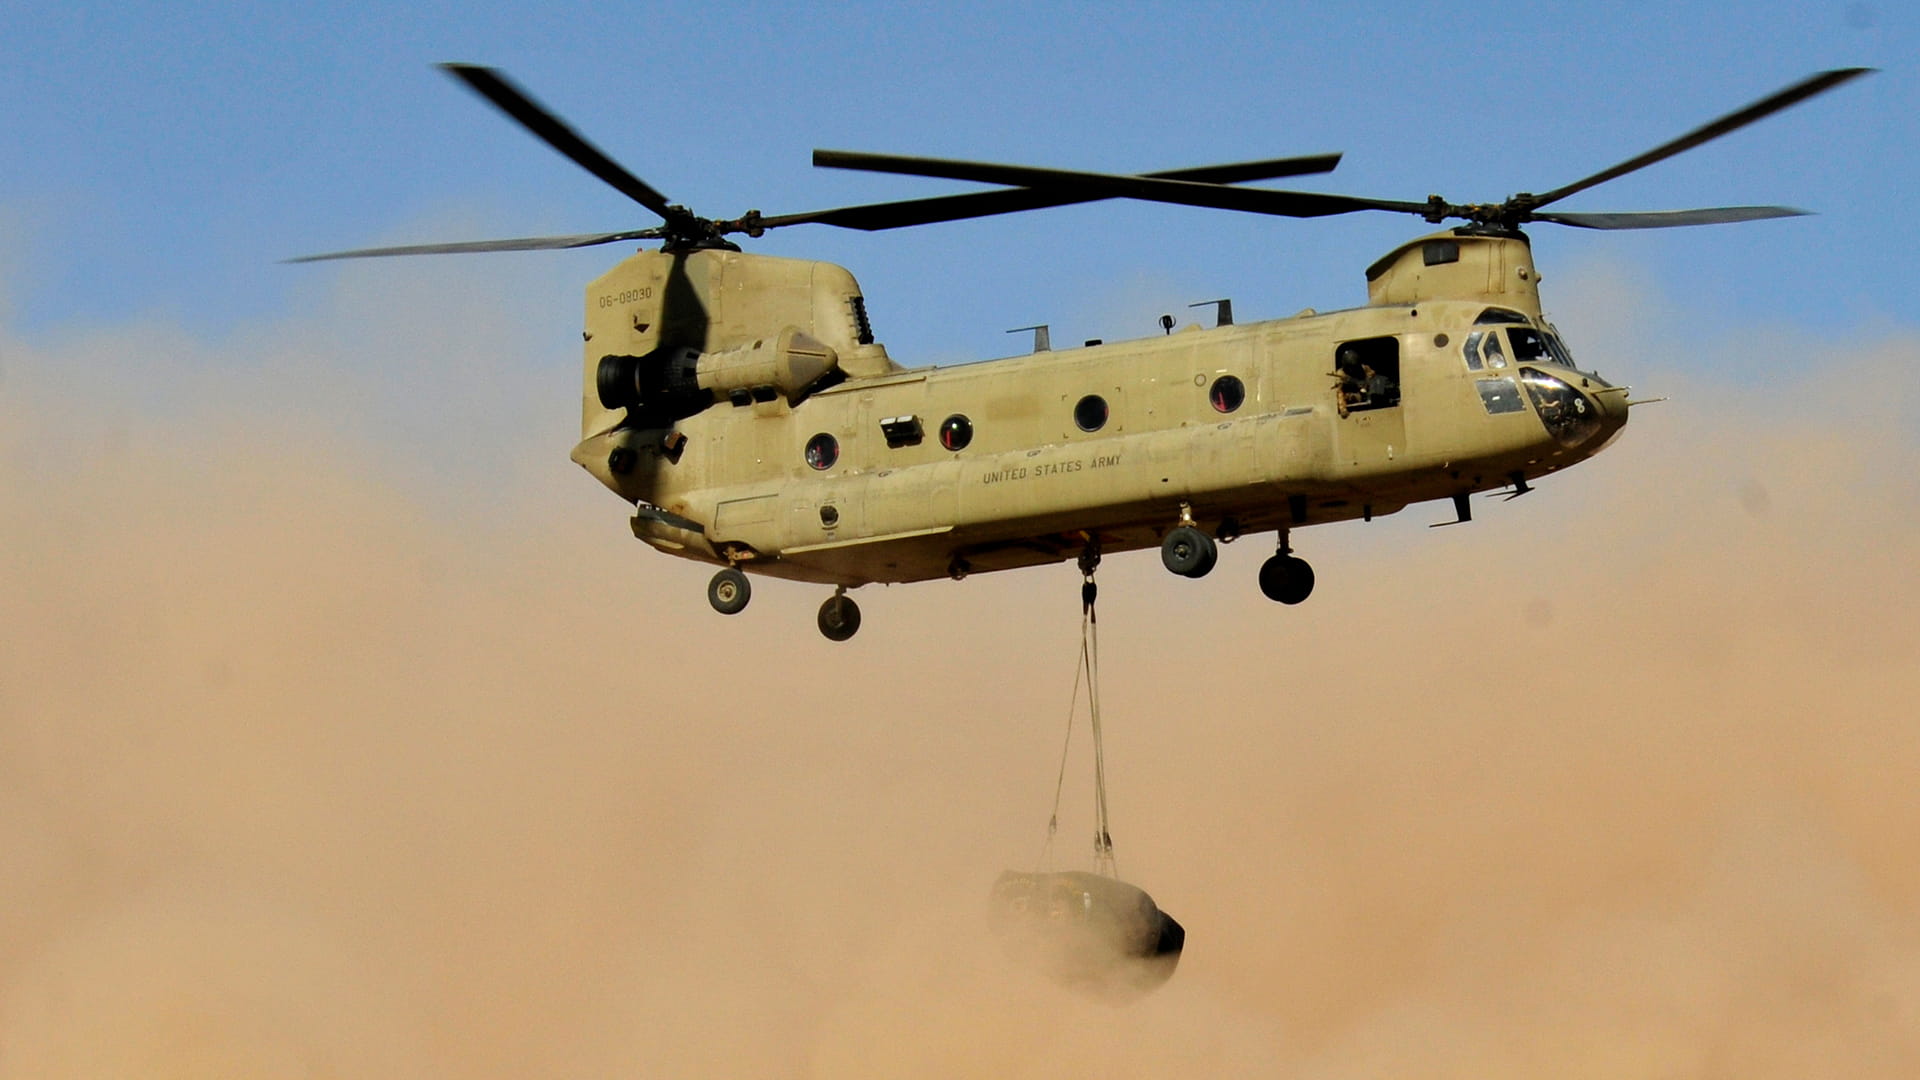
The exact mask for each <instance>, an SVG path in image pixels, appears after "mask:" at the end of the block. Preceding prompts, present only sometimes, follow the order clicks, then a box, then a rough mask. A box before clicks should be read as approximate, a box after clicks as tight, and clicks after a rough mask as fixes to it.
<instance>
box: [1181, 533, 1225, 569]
mask: <svg viewBox="0 0 1920 1080" xmlns="http://www.w3.org/2000/svg"><path fill="white" fill-rule="evenodd" d="M1200 538H1201V539H1203V540H1205V541H1206V542H1207V551H1206V557H1205V558H1203V559H1201V560H1200V565H1199V566H1197V567H1195V568H1194V571H1193V573H1191V574H1188V575H1187V576H1188V577H1196V578H1202V577H1206V576H1207V575H1208V574H1211V573H1213V567H1214V564H1215V563H1217V562H1219V561H1220V542H1219V541H1218V540H1215V539H1214V538H1213V537H1211V536H1208V535H1207V534H1206V533H1201V534H1200Z"/></svg>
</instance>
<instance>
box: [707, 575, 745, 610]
mask: <svg viewBox="0 0 1920 1080" xmlns="http://www.w3.org/2000/svg"><path fill="white" fill-rule="evenodd" d="M751 599H753V586H751V585H749V584H747V575H745V574H743V573H741V572H740V571H739V570H737V569H735V568H734V567H731V566H729V567H727V568H726V569H725V570H722V571H720V572H719V573H717V574H715V575H713V580H712V581H709V582H707V603H709V604H712V605H713V610H715V611H717V612H719V613H720V614H722V615H738V614H740V612H742V611H744V610H745V609H746V606H747V601H748V600H751Z"/></svg>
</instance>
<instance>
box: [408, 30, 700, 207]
mask: <svg viewBox="0 0 1920 1080" xmlns="http://www.w3.org/2000/svg"><path fill="white" fill-rule="evenodd" d="M440 68H441V70H443V71H445V72H446V73H447V74H449V75H452V76H453V77H454V78H456V79H459V80H460V81H461V82H463V83H466V84H467V86H468V87H470V88H472V90H473V91H474V92H475V93H477V94H479V95H480V96H481V97H483V98H486V99H487V100H488V101H491V102H492V103H493V104H494V106H495V107H496V108H498V109H499V110H500V111H501V112H503V113H506V114H507V115H508V116H510V117H512V118H513V119H514V120H515V121H517V122H518V123H519V124H520V126H521V127H523V128H526V129H527V130H528V131H530V132H532V133H533V134H534V136H535V137H536V138H538V139H539V140H540V141H541V142H544V143H546V144H547V145H548V146H551V147H553V148H554V149H555V150H558V151H560V152H561V153H562V154H564V155H566V157H567V159H568V160H570V161H572V162H573V163H574V164H576V165H578V166H580V167H581V168H583V169H585V170H587V171H588V172H590V173H592V174H593V175H595V176H597V177H599V178H600V179H601V180H602V181H603V182H605V183H606V184H608V185H610V186H611V187H613V189H614V190H616V191H618V192H620V193H621V194H622V195H625V196H626V197H627V198H629V199H632V200H633V201H634V202H637V203H639V204H640V205H641V206H644V207H646V208H647V209H649V210H651V211H653V212H654V213H656V214H659V215H660V216H661V217H662V218H664V219H666V220H667V221H669V222H673V221H676V220H677V219H679V218H691V216H692V215H690V214H689V213H688V212H687V211H686V210H684V209H682V208H680V207H678V206H674V205H672V204H671V203H669V202H667V197H666V196H665V195H662V194H660V193H659V192H658V191H655V190H654V189H653V188H652V187H651V186H650V185H648V184H647V182H646V181H644V180H642V179H640V178H639V177H637V176H635V175H633V174H632V173H630V172H628V171H627V170H626V169H624V168H622V167H621V166H620V165H619V164H618V163H616V162H615V161H614V160H613V159H612V158H610V157H608V156H607V155H605V154H603V153H601V152H600V150H599V148H598V147H595V146H594V145H593V144H592V143H589V142H588V141H587V140H585V139H583V138H581V137H580V136H579V134H578V133H576V132H575V131H574V130H573V129H572V128H570V127H568V126H567V125H566V124H565V123H564V122H563V121H561V119H560V118H559V117H557V116H555V115H553V114H552V113H550V112H548V111H547V110H546V109H545V108H543V107H542V106H540V105H539V104H538V103H536V102H535V101H534V100H533V99H532V98H531V97H529V96H527V94H526V92H525V91H523V90H521V89H520V88H519V87H518V86H515V85H514V84H513V83H512V82H510V81H508V79H507V77H506V76H505V75H503V74H501V73H500V72H499V71H496V70H495V69H493V68H489V67H478V66H475V65H473V64H441V65H440Z"/></svg>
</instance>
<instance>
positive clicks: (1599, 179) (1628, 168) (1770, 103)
mask: <svg viewBox="0 0 1920 1080" xmlns="http://www.w3.org/2000/svg"><path fill="white" fill-rule="evenodd" d="M1874 70H1876V69H1874V68H1839V69H1836V70H1834V71H1823V72H1821V73H1819V74H1818V75H1814V76H1812V77H1810V78H1806V79H1802V80H1800V81H1799V82H1797V83H1794V84H1793V85H1792V86H1789V87H1787V88H1786V89H1785V90H1781V91H1780V92H1778V93H1775V94H1770V95H1768V96H1767V97H1764V98H1761V99H1760V100H1759V101H1756V102H1754V103H1753V104H1751V105H1749V106H1747V107H1746V108H1744V109H1740V110H1737V111H1735V112H1731V113H1728V114H1727V115H1725V116H1723V117H1721V118H1720V119H1718V120H1715V121H1714V122H1713V123H1711V124H1708V125H1706V126H1705V127H1702V128H1698V129H1696V130H1694V131H1691V132H1688V133H1687V134H1685V135H1682V136H1680V137H1679V138H1677V139H1675V140H1673V141H1672V142H1669V143H1663V144H1661V145H1660V146H1656V147H1654V148H1653V149H1652V150H1649V151H1647V152H1646V153H1644V154H1641V155H1640V156H1639V157H1635V158H1629V159H1627V160H1626V161H1623V162H1621V163H1620V164H1618V165H1615V166H1614V167H1613V168H1611V169H1605V170H1602V171H1600V172H1597V173H1594V174H1593V175H1592V176H1589V177H1587V178H1586V179H1584V180H1576V181H1574V182H1573V183H1571V184H1568V185H1567V186H1565V187H1560V188H1555V189H1553V190H1552V191H1549V192H1547V193H1546V194H1544V195H1540V196H1536V197H1535V198H1534V199H1533V200H1532V201H1531V205H1532V206H1535V207H1540V206H1545V205H1547V204H1548V203H1551V202H1558V201H1560V200H1561V199H1564V198H1566V197H1567V196H1569V195H1572V194H1574V193H1575V192H1579V191H1585V190H1587V189H1588V188H1590V187H1593V186H1594V185H1595V184H1604V183H1606V182H1607V181H1609V180H1612V179H1615V178H1617V177H1621V176H1625V175H1626V174H1628V173H1630V172H1633V171H1634V170H1636V169H1644V168H1646V167H1647V166H1648V165H1652V164H1653V163H1654V162H1656V161H1664V160H1666V159H1667V158H1670V157H1672V156H1673V155H1675V154H1678V153H1681V152H1682V151H1685V150H1691V149H1693V148H1694V147H1696V146H1699V145H1700V144H1701V143H1704V142H1707V141H1709V140H1712V139H1717V138H1719V137H1720V136H1722V135H1725V134H1727V133H1728V132H1730V131H1735V130H1737V129H1739V128H1743V127H1746V126H1747V125H1748V124H1751V123H1753V122H1754V121H1755V120H1759V119H1761V118H1762V117H1766V116H1770V115H1772V114H1774V113H1777V112H1779V111H1780V110H1781V109H1784V108H1786V107H1788V106H1789V105H1794V104H1797V103H1798V102H1801V101H1805V100H1806V99H1807V98H1810V97H1812V96H1813V95H1815V94H1818V93H1820V92H1822V91H1824V90H1830V89H1832V88H1833V87H1836V86H1838V85H1840V84H1841V83H1843V82H1846V81H1847V80H1849V79H1854V78H1858V77H1859V76H1861V75H1865V74H1868V73H1869V72H1872V71H1874ZM1684 224H1692V223H1691V222H1687V223H1684ZM1630 227H1632V228H1648V227H1657V226H1630Z"/></svg>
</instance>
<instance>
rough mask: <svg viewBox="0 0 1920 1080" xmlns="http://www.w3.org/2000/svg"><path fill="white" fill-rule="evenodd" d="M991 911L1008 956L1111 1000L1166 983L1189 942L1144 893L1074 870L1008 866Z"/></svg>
mask: <svg viewBox="0 0 1920 1080" xmlns="http://www.w3.org/2000/svg"><path fill="white" fill-rule="evenodd" d="M989 914H990V921H991V925H992V927H993V931H994V934H995V935H996V936H997V937H998V938H999V939H1000V943H1001V946H1002V948H1003V949H1004V950H1005V952H1006V953H1007V955H1008V956H1009V957H1010V958H1012V959H1014V960H1015V961H1017V962H1019V963H1021V964H1024V965H1027V966H1029V967H1033V968H1035V969H1037V970H1039V971H1041V972H1042V973H1044V974H1045V975H1047V976H1048V977H1049V978H1051V979H1053V980H1054V981H1056V982H1058V983H1060V984H1062V985H1064V986H1068V987H1071V988H1072V989H1075V990H1078V991H1082V992H1086V993H1090V994H1092V995H1094V996H1096V997H1102V998H1106V999H1109V1000H1113V1001H1126V1000H1129V999H1132V998H1135V997H1138V996H1140V995H1142V994H1145V993H1148V992H1149V991H1152V990H1155V989H1157V988H1158V987H1159V986H1160V985H1161V984H1162V983H1165V982H1166V981H1167V980H1168V979H1169V978H1171V977H1172V976H1173V969H1174V968H1175V967H1176V966H1178V965H1179V963H1180V951H1181V949H1183V948H1184V947H1185V946H1186V941H1187V932H1186V930H1185V929H1183V928H1182V927H1181V925H1180V924H1179V923H1178V922H1176V921H1175V920H1174V918H1173V916H1171V915H1168V914H1167V913H1166V912H1164V911H1161V910H1160V908H1159V907H1158V906H1157V905H1155V904H1154V902H1153V897H1151V896H1148V895H1147V894H1146V892H1145V891H1144V890H1142V889H1139V888H1137V887H1135V886H1133V885H1129V884H1127V883H1126V882H1124V881H1120V880H1118V879H1116V878H1110V877H1103V876H1101V875H1099V874H1092V873H1087V872H1085V871H1078V870H1072V871H1063V872H1059V873H1033V874H1029V873H1022V872H1021V871H1018V870H1009V871H1007V872H1006V873H1004V874H1001V875H1000V877H999V880H997V881H995V882H994V883H993V896H992V908H991V911H990V913H989Z"/></svg>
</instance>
